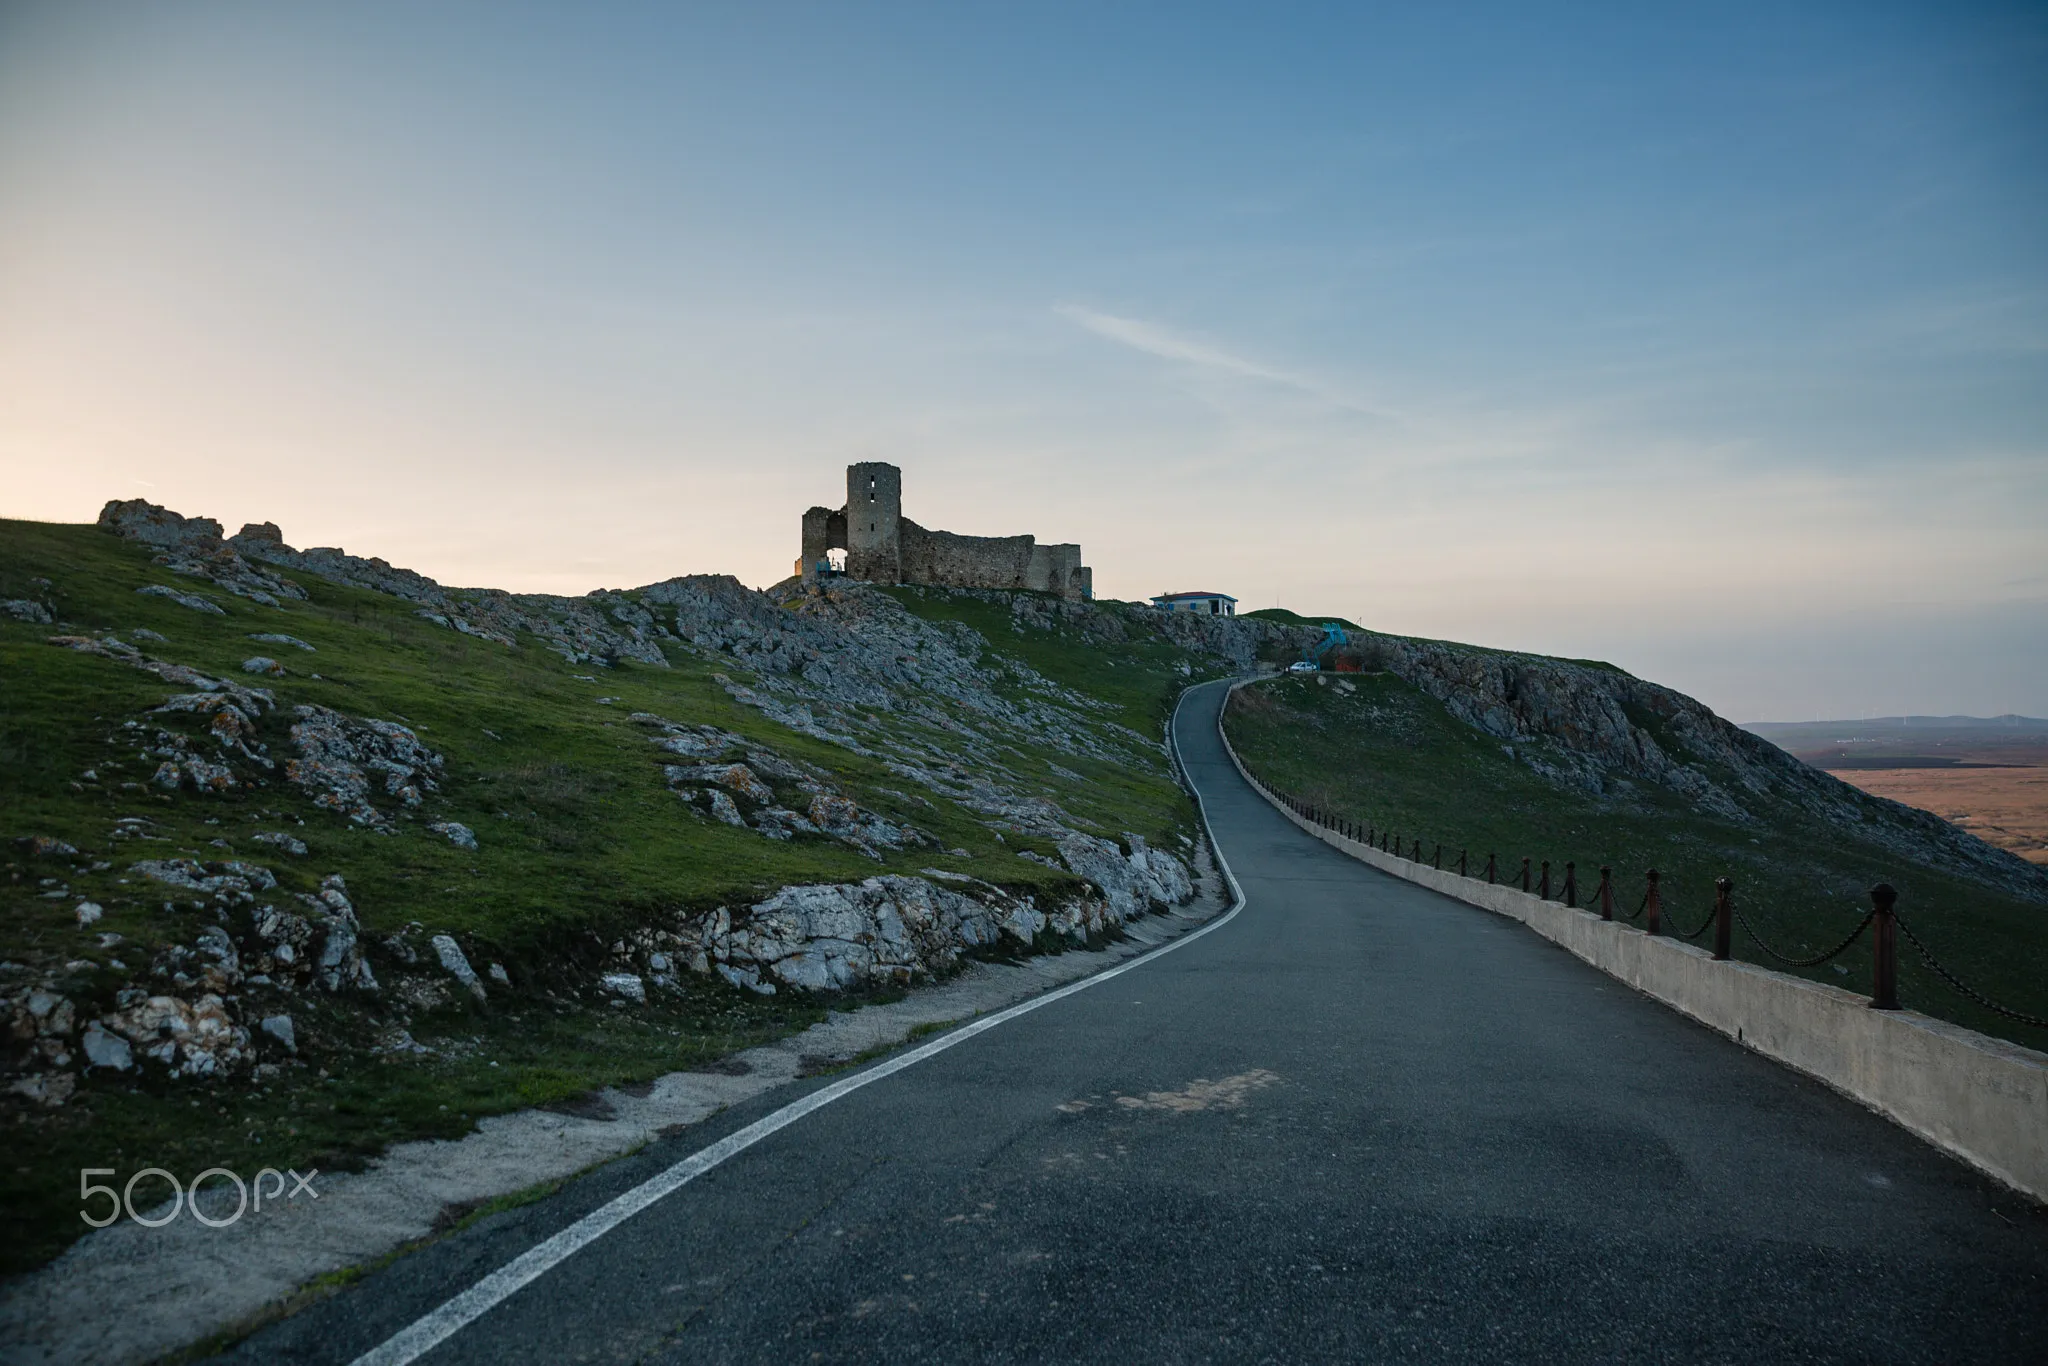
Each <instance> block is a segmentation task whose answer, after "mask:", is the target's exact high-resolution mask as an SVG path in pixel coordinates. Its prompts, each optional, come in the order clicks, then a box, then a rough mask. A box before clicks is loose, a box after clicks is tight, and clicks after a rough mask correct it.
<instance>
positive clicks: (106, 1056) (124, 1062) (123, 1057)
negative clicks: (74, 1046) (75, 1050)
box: [79, 1020, 135, 1072]
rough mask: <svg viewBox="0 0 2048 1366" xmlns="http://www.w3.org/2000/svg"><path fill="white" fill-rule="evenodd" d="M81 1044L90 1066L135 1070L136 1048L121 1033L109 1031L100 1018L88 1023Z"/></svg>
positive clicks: (115, 1069)
mask: <svg viewBox="0 0 2048 1366" xmlns="http://www.w3.org/2000/svg"><path fill="white" fill-rule="evenodd" d="M79 1046H80V1047H81V1048H82V1049H83V1050H84V1053H85V1060H86V1063H87V1064H88V1065H89V1066H92V1067H104V1068H106V1069H107V1070H108V1071H110V1072H128V1071H132V1070H134V1067H135V1050H134V1049H133V1048H131V1047H130V1046H129V1043H128V1041H127V1040H126V1039H124V1038H122V1037H121V1036H120V1035H119V1034H113V1033H109V1032H108V1031H107V1029H106V1027H105V1026H103V1025H102V1024H101V1023H100V1022H99V1021H98V1020H92V1021H90V1022H88V1023H87V1024H86V1026H85V1033H84V1034H83V1035H82V1036H80V1038H79Z"/></svg>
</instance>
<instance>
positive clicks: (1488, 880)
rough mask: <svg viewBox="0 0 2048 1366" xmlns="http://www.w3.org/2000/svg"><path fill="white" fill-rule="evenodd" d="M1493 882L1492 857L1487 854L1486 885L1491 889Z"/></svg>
mask: <svg viewBox="0 0 2048 1366" xmlns="http://www.w3.org/2000/svg"><path fill="white" fill-rule="evenodd" d="M1495 881H1496V879H1495V877H1494V875H1493V855H1491V854H1488V855H1487V856H1486V885H1487V886H1489V887H1491V886H1492V885H1493V884H1494V882H1495Z"/></svg>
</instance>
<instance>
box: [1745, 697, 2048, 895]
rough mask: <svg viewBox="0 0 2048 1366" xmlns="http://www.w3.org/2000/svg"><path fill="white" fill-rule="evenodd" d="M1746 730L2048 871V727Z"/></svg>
mask: <svg viewBox="0 0 2048 1366" xmlns="http://www.w3.org/2000/svg"><path fill="white" fill-rule="evenodd" d="M1748 729H1749V730H1751V731H1754V732H1755V733H1756V734H1758V735H1761V736H1763V737H1764V738H1765V739H1767V740H1769V741H1770V742H1771V743H1772V744H1774V745H1777V746H1779V747H1780V748H1782V749H1785V750H1788V751H1790V752H1791V753H1793V754H1796V755H1798V756H1799V757H1800V758H1801V759H1804V760H1805V761H1806V762H1807V763H1809V764H1812V765H1813V766H1814V767H1815V768H1824V769H1826V770H1827V771H1828V772H1830V773H1832V774H1834V775H1835V776H1836V777H1837V778H1840V779H1841V780H1842V781H1843V782H1845V783H1853V784H1855V785H1856V786H1857V787H1860V788H1862V789H1863V790H1864V791H1865V792H1871V793H1875V794H1876V795H1878V796H1880V797H1890V798H1891V799H1892V800H1893V801H1895V802H1904V803H1905V804H1906V805H1908V806H1917V807H1919V808H1920V809H1921V810H1922V811H1932V812H1933V813H1934V814H1935V815H1937V816H1939V817H1941V818H1942V819H1943V820H1945V821H1952V822H1954V823H1955V824H1957V825H1960V826H1961V827H1963V829H1965V830H1967V831H1969V832H1970V833H1971V834H1973V835H1975V836H1976V837H1977V838H1978V839H1981V840H1983V841H1985V842H1986V843H1987V844H1995V845H1997V846H1998V847H1999V848H2001V849H2010V850H2012V851H2013V852H2014V853H2015V854H2018V855H2019V856H2020V857H2021V858H2023V859H2026V860H2028V861H2029V862H2031V863H2039V864H2044V865H2048V720H2044V719H2042V718H2039V717H2031V716H1998V717H1970V716H1910V717H1907V716H1887V717H1879V718H1874V719H1867V720H1862V721H1779V722H1760V723H1757V724H1754V725H1751V726H1749V727H1748Z"/></svg>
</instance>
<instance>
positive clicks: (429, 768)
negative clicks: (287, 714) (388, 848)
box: [285, 706, 444, 826]
mask: <svg viewBox="0 0 2048 1366" xmlns="http://www.w3.org/2000/svg"><path fill="white" fill-rule="evenodd" d="M292 714H293V715H294V716H296V717H298V720H297V721H296V722H294V723H293V725H292V728H291V733H292V746H293V748H295V749H296V750H298V753H299V757H298V758H296V759H292V760H289V761H287V763H286V764H285V777H286V778H287V779H289V780H290V781H291V782H293V783H296V784H298V785H299V786H300V787H303V788H304V789H306V791H307V793H308V794H309V795H310V796H311V797H312V798H313V802H314V804H315V805H317V806H322V807H325V808H326V809H328V810H330V811H334V812H337V813H339V814H341V815H344V816H346V817H348V818H349V820H351V821H353V822H355V823H356V824H357V825H365V826H383V825H386V824H388V821H389V818H388V817H387V816H386V815H385V814H384V813H383V812H381V811H379V810H378V809H377V808H376V806H375V805H373V804H372V802H371V800H370V798H371V796H372V794H373V792H374V791H375V789H377V788H380V787H381V788H382V789H383V795H385V796H387V797H395V798H397V799H398V801H399V803H400V804H401V805H403V806H406V807H417V806H419V805H420V804H421V802H422V801H423V800H424V799H425V794H427V793H430V792H433V791H436V790H437V784H436V781H435V779H436V777H437V776H438V775H439V773H440V772H441V769H442V768H443V766H444V764H443V760H442V758H441V756H440V755H438V754H436V753H435V752H434V751H433V750H431V749H429V748H427V746H426V745H424V744H422V743H421V742H420V738H419V736H418V735H416V734H415V733H414V732H413V730H412V728H411V727H409V726H403V725H400V724H398V723H397V722H396V721H377V720H370V719H366V718H364V719H359V718H357V717H353V716H347V715H344V714H343V713H341V712H338V711H332V710H330V709H328V708H326V707H318V706H298V707H294V708H293V709H292Z"/></svg>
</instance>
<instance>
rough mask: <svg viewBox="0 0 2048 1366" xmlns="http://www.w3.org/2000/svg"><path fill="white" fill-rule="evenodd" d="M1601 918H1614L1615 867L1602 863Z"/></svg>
mask: <svg viewBox="0 0 2048 1366" xmlns="http://www.w3.org/2000/svg"><path fill="white" fill-rule="evenodd" d="M1600 918H1601V919H1602V920H1612V919H1614V869H1613V868H1611V867H1609V866H1608V865H1607V864H1604V863H1603V864H1601V865H1600Z"/></svg>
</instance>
